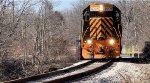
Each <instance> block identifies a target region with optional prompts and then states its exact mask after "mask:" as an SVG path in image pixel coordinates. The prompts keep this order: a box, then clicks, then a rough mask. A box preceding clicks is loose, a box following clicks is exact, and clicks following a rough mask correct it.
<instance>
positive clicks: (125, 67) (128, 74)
mask: <svg viewBox="0 0 150 83" xmlns="http://www.w3.org/2000/svg"><path fill="white" fill-rule="evenodd" d="M73 83H150V64H135V63H127V62H115V63H114V65H112V66H111V67H109V68H108V69H107V70H104V71H102V72H99V73H97V74H94V75H91V76H89V77H86V78H84V79H81V80H78V81H74V82H73Z"/></svg>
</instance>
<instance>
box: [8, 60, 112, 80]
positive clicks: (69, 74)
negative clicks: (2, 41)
mask: <svg viewBox="0 0 150 83" xmlns="http://www.w3.org/2000/svg"><path fill="white" fill-rule="evenodd" d="M112 64H113V62H112V61H106V62H100V61H84V62H81V63H76V64H74V65H72V66H70V67H67V68H64V69H60V70H57V71H54V72H50V73H46V74H41V75H37V76H32V77H27V78H23V79H17V80H12V81H7V82H5V83H35V82H38V83H64V82H68V81H71V80H76V79H79V78H81V77H83V76H87V75H90V74H93V73H95V72H97V71H102V70H104V69H106V68H108V67H109V66H111V65H112Z"/></svg>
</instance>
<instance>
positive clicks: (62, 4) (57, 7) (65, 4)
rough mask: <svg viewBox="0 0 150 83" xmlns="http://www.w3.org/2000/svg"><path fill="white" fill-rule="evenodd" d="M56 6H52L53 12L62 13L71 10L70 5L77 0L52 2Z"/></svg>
mask: <svg viewBox="0 0 150 83" xmlns="http://www.w3.org/2000/svg"><path fill="white" fill-rule="evenodd" d="M52 1H53V2H54V3H55V4H56V5H54V10H57V11H64V10H66V9H71V7H72V4H74V3H75V2H77V1H79V0H52ZM84 1H106V2H114V1H116V0H84ZM57 3H58V4H57Z"/></svg>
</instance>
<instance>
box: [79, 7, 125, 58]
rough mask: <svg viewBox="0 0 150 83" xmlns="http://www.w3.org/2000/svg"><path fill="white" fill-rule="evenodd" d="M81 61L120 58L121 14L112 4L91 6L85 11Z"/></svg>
mask: <svg viewBox="0 0 150 83" xmlns="http://www.w3.org/2000/svg"><path fill="white" fill-rule="evenodd" d="M82 22H83V26H82V32H81V33H82V36H81V55H80V59H82V60H84V59H106V58H119V57H120V53H121V37H122V28H121V12H120V10H119V9H118V8H117V7H116V6H114V5H112V4H91V5H89V6H88V7H87V8H85V9H84V10H83V21H82Z"/></svg>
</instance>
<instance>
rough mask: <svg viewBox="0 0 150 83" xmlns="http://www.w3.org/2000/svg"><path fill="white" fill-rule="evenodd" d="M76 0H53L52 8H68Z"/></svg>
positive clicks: (61, 9) (60, 9)
mask: <svg viewBox="0 0 150 83" xmlns="http://www.w3.org/2000/svg"><path fill="white" fill-rule="evenodd" d="M76 1H79V0H55V2H54V10H56V11H63V10H66V9H70V8H71V7H72V4H73V3H75V2H76ZM57 3H58V4H57Z"/></svg>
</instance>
